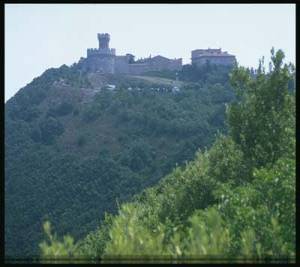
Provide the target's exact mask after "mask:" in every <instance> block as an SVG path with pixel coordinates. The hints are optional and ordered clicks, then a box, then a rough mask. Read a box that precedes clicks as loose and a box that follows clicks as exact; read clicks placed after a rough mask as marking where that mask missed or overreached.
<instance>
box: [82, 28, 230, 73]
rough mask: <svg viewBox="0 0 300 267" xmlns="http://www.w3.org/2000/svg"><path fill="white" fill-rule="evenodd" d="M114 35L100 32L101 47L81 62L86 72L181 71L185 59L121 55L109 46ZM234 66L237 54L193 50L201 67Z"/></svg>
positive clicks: (88, 51) (195, 58)
mask: <svg viewBox="0 0 300 267" xmlns="http://www.w3.org/2000/svg"><path fill="white" fill-rule="evenodd" d="M109 41H110V35H109V34H108V33H98V42H99V48H89V49H87V57H86V58H81V59H80V61H79V62H78V65H79V66H80V68H81V69H82V70H83V71H90V72H101V73H111V74H115V73H120V74H131V75H139V74H142V73H145V72H151V71H162V70H171V71H176V70H177V71H180V70H181V69H182V59H181V58H179V59H169V58H166V57H163V56H160V55H158V56H155V57H151V56H150V57H148V58H144V59H139V60H135V59H134V58H135V57H134V55H132V54H126V55H124V56H117V55H116V50H115V49H114V48H109ZM207 61H209V62H211V63H213V64H221V65H232V64H234V62H235V56H233V55H230V54H228V53H227V52H222V51H221V49H198V50H193V51H192V64H195V65H197V66H199V65H202V64H204V63H206V62H207Z"/></svg>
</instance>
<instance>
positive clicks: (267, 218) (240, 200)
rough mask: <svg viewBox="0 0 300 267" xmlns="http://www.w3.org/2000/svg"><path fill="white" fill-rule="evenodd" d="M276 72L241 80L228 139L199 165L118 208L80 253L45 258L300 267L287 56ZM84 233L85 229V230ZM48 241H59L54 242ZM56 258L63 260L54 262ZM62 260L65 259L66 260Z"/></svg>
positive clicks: (236, 78)
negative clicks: (299, 265)
mask: <svg viewBox="0 0 300 267" xmlns="http://www.w3.org/2000/svg"><path fill="white" fill-rule="evenodd" d="M271 52H272V66H273V69H272V70H271V72H269V73H266V72H265V71H264V68H263V66H262V65H260V66H259V68H258V72H257V74H256V75H255V76H253V75H251V73H250V72H249V71H248V70H246V69H245V68H243V67H239V68H236V69H234V70H233V72H232V76H231V82H232V85H233V87H234V88H235V90H236V93H237V96H238V97H237V99H236V101H235V102H234V103H232V104H231V105H228V109H227V122H228V128H229V132H228V134H227V135H220V136H219V137H218V138H217V140H216V142H215V143H214V144H213V146H212V147H211V148H210V149H206V150H204V151H203V150H202V151H199V152H198V153H197V155H196V158H195V159H194V161H191V162H190V163H188V164H187V165H186V166H185V167H177V168H175V169H174V170H173V171H172V172H171V173H170V174H169V175H167V176H166V177H164V178H163V179H162V180H160V182H159V183H158V184H157V185H155V186H153V187H150V188H147V189H146V190H144V191H143V192H141V193H140V194H137V195H136V196H135V199H134V201H131V202H128V203H124V204H122V205H120V207H119V212H118V214H117V215H114V216H112V215H107V216H106V219H105V220H104V223H103V224H101V225H100V227H99V229H98V230H96V231H95V232H92V233H90V234H89V235H88V236H87V237H86V238H85V239H82V240H81V241H79V242H77V243H76V245H72V246H69V247H67V246H62V247H63V249H60V248H59V246H61V245H62V244H63V242H61V241H59V240H56V243H53V242H51V240H50V243H49V242H46V241H45V242H44V243H42V244H41V252H42V256H43V257H47V256H48V257H50V258H51V259H52V260H53V259H56V260H58V259H59V258H60V257H61V256H66V257H67V258H68V259H69V260H70V261H72V258H85V259H86V260H87V259H89V260H90V259H93V260H94V261H97V260H99V259H102V260H103V261H104V262H111V261H120V260H121V261H124V262H126V261H130V262H132V261H134V260H139V261H147V260H150V261H157V260H161V261H163V260H164V261H166V260H167V261H169V262H190V261H191V260H193V259H194V260H196V261H206V262H207V261H218V262H224V261H232V262H236V261H251V262H254V261H269V262H272V261H273V262H278V261H280V262H283V261H284V262H286V261H294V259H295V238H296V237H295V102H294V101H295V95H294V92H290V91H289V90H288V84H289V81H290V79H291V77H292V71H293V70H292V68H291V66H288V65H286V64H285V65H283V58H284V54H283V52H282V51H281V50H279V51H277V52H276V53H275V52H274V50H272V51H271ZM80 227H81V226H80ZM48 236H51V234H50V235H48ZM51 250H55V251H56V254H55V253H53V252H51ZM60 251H63V253H60Z"/></svg>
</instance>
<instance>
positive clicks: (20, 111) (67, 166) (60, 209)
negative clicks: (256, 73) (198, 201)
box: [5, 66, 234, 258]
mask: <svg viewBox="0 0 300 267" xmlns="http://www.w3.org/2000/svg"><path fill="white" fill-rule="evenodd" d="M214 75H215V79H217V77H218V75H219V74H218V72H215V73H214ZM227 79H228V72H227ZM200 80H201V79H200ZM200 80H199V81H195V82H194V83H193V84H190V83H189V82H182V81H181V82H182V83H181V86H180V92H178V93H174V92H173V93H172V92H171V91H170V90H167V89H170V88H168V86H169V87H170V84H172V82H174V80H170V81H171V82H170V83H169V85H168V86H167V85H165V84H161V83H163V82H165V80H163V79H162V80H161V79H158V78H157V77H153V79H152V80H151V79H150V80H147V81H146V80H143V79H133V78H131V77H123V76H116V75H107V76H105V77H104V76H101V75H98V74H91V73H81V72H80V70H79V69H77V68H76V66H73V67H67V66H62V67H61V68H58V69H50V70H47V71H46V72H45V73H44V74H43V75H41V76H40V77H39V78H36V79H34V80H33V82H32V83H30V84H28V85H27V86H26V87H24V88H23V89H21V90H20V91H19V92H18V93H17V94H16V95H15V96H14V97H13V98H12V99H10V100H9V101H8V102H7V104H6V106H5V253H6V257H7V258H24V257H25V258H33V257H39V250H38V247H37V245H36V244H38V243H39V242H40V241H41V240H42V239H43V230H42V223H43V221H44V220H46V219H47V220H49V221H51V223H52V225H53V227H54V228H55V229H58V230H57V231H58V235H62V234H66V233H69V234H71V235H72V236H73V237H74V239H76V240H78V239H79V238H83V237H84V236H85V235H87V233H89V232H90V231H92V230H95V229H96V227H97V225H99V224H100V223H102V222H103V220H104V214H105V212H109V213H112V214H114V213H116V211H117V204H118V203H120V204H121V203H123V202H124V201H129V200H130V199H131V197H132V196H133V195H135V194H137V193H139V192H141V191H142V190H143V189H144V188H146V187H149V186H153V185H155V184H156V183H157V182H158V181H159V180H160V179H161V178H162V177H163V176H164V175H166V174H167V173H169V172H170V171H171V170H172V168H174V167H176V165H178V166H181V165H183V164H184V162H185V161H187V160H191V159H193V157H194V154H195V152H196V150H197V149H198V148H199V147H200V148H204V147H205V146H207V147H208V146H210V145H211V144H212V142H213V140H214V139H215V134H217V132H218V131H220V132H225V125H224V114H225V103H228V102H230V101H232V100H233V98H234V93H233V91H232V90H231V89H230V87H229V86H223V85H221V84H220V83H215V82H205V81H202V82H200ZM103 81H105V82H108V83H110V84H111V83H113V84H115V85H116V90H114V91H112V90H109V87H108V89H103V90H98V89H99V88H100V87H102V85H103V83H104V82H103ZM129 87H130V89H132V90H129V89H128V88H129ZM153 88H155V89H156V90H152V89H153ZM95 92H98V93H95ZM101 225H105V223H104V224H103V223H102V224H101ZM103 227H106V226H103ZM47 229H48V228H47ZM100 235H101V236H102V234H100ZM90 238H91V240H93V238H94V237H93V236H92V235H90ZM103 238H107V235H106V234H103ZM69 240H70V239H69V238H67V241H66V242H67V244H70V241H69ZM89 242H90V243H91V241H89ZM86 247H88V246H86ZM44 248H45V246H44ZM50 251H51V250H50ZM50 254H51V253H50Z"/></svg>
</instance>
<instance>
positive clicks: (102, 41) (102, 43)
mask: <svg viewBox="0 0 300 267" xmlns="http://www.w3.org/2000/svg"><path fill="white" fill-rule="evenodd" d="M109 40H110V35H109V34H108V33H98V41H99V49H109Z"/></svg>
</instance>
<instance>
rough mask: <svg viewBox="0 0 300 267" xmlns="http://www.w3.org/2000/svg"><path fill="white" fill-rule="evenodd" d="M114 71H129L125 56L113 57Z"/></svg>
mask: <svg viewBox="0 0 300 267" xmlns="http://www.w3.org/2000/svg"><path fill="white" fill-rule="evenodd" d="M115 72H116V73H129V64H128V57H127V56H116V57H115Z"/></svg>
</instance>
